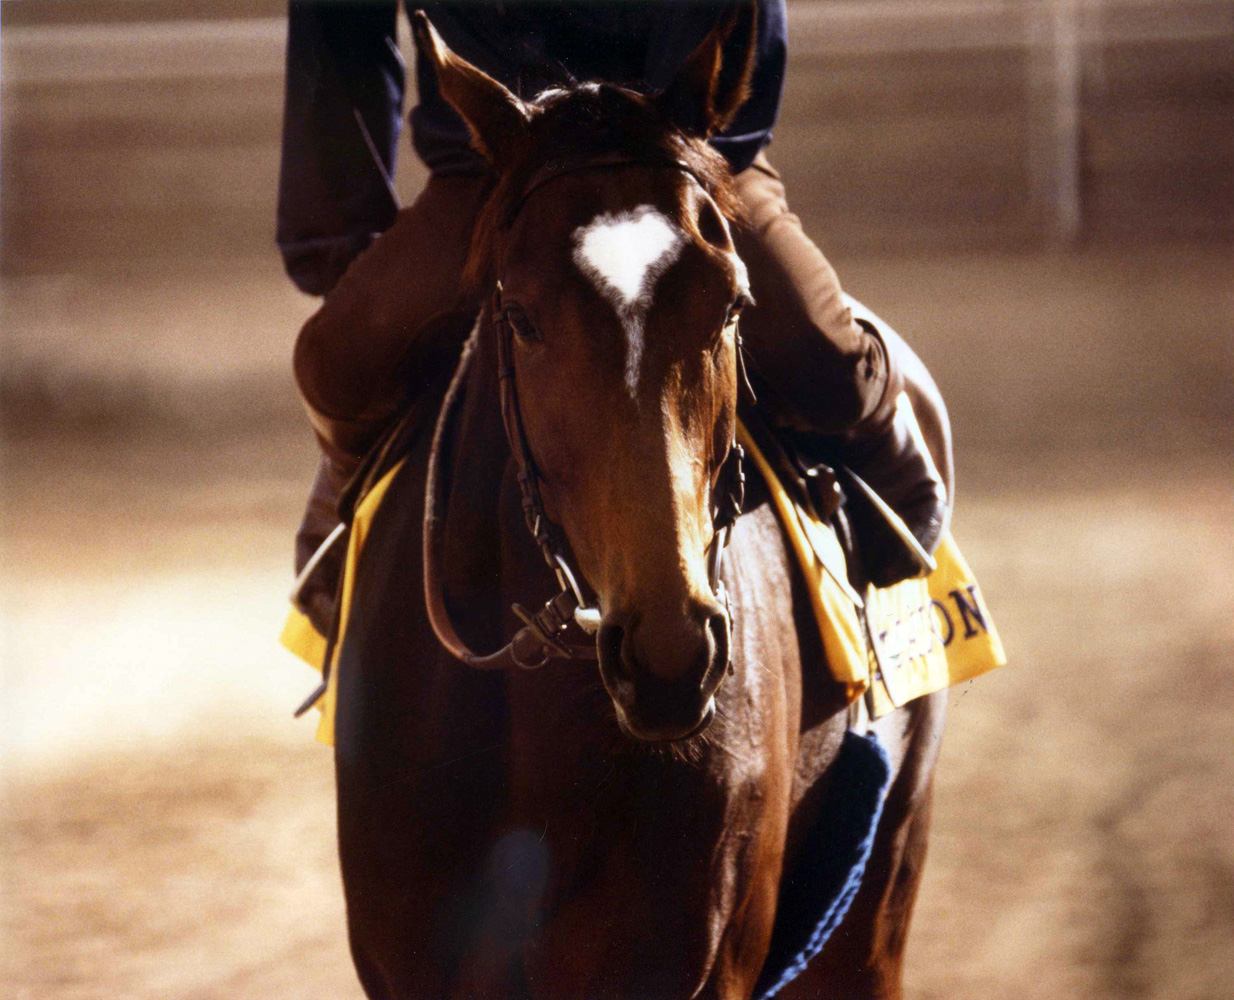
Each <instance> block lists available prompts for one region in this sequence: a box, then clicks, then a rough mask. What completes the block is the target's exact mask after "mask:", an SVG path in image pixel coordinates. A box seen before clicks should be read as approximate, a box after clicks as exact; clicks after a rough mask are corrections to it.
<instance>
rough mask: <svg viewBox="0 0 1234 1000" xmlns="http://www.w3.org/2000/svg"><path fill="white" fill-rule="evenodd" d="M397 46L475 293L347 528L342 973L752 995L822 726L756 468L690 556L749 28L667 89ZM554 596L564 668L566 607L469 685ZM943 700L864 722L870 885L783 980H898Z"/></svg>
mask: <svg viewBox="0 0 1234 1000" xmlns="http://www.w3.org/2000/svg"><path fill="white" fill-rule="evenodd" d="M415 29H416V41H417V45H418V46H419V50H420V58H422V59H429V60H431V61H432V63H433V64H434V65H435V67H436V69H437V74H438V78H439V80H440V84H441V88H442V92H443V94H444V95H445V96H446V97H447V99H449V100H450V101H451V103H452V104H454V106H455V107H456V108H457V109H458V110H459V112H460V113H461V114H462V116H463V117H464V119H465V120H466V121H467V122H468V125H469V126H470V128H471V130H472V132H473V135H474V137H475V141H476V145H477V147H478V148H481V149H482V150H483V151H484V152H485V154H486V155H487V156H488V158H489V160H490V162H491V163H492V164H493V167H494V172H495V175H496V181H495V187H494V189H493V192H492V195H491V197H490V200H489V203H488V205H487V207H486V209H485V211H484V213H483V216H482V218H481V221H480V223H479V226H478V230H477V233H476V237H475V244H474V253H473V259H472V261H471V266H470V270H471V273H472V275H473V277H474V278H475V279H476V280H477V281H483V282H486V283H487V287H488V288H489V289H490V290H495V293H494V295H493V301H492V305H491V306H489V307H487V308H486V309H485V310H484V313H483V315H482V317H481V319H480V321H479V322H478V323H477V325H476V327H475V329H474V331H473V333H472V334H471V338H470V340H469V342H468V345H467V348H466V351H465V358H464V361H463V362H462V363H461V365H460V366H459V368H458V370H457V372H456V373H455V374H454V375H453V379H452V380H451V373H450V372H443V373H439V374H438V375H437V381H436V383H435V387H434V391H433V392H431V393H428V394H426V396H425V401H428V402H424V401H422V403H421V404H420V405H421V406H424V405H428V403H432V405H436V403H437V402H438V401H440V399H441V397H442V395H443V394H446V395H448V403H447V405H446V406H445V408H444V410H443V415H442V418H441V420H440V422H439V425H438V431H437V434H436V435H429V434H428V433H427V432H426V433H421V434H419V435H416V436H413V437H411V438H410V439H409V441H408V442H407V448H406V458H405V461H404V464H403V466H402V468H401V469H400V470H399V472H398V473H397V474H396V475H395V477H394V479H393V481H392V484H391V486H390V488H389V490H388V492H387V494H386V497H385V500H384V503H383V506H382V509H381V513H380V516H379V517H377V518H376V520H375V521H374V523H373V525H372V527H371V530H370V534H369V537H368V541H367V543H366V547H365V549H364V554H363V556H362V559H361V563H360V566H359V570H358V574H357V579H356V583H355V587H356V589H355V598H354V600H353V601H352V605H351V606H352V609H353V610H352V612H351V615H350V618H349V621H348V623H347V632H346V641H345V642H344V643H343V646H342V649H341V651H340V656H339V660H338V709H337V719H336V728H335V739H336V751H335V754H336V770H337V778H338V824H339V842H340V856H341V861H342V871H343V881H344V888H345V894H346V900H347V914H348V925H349V932H350V940H351V947H352V953H353V956H354V959H355V964H356V968H357V970H358V972H359V975H360V978H361V981H362V984H363V986H364V989H365V990H366V992H367V993H368V995H369V996H370V997H373V998H387V997H398V998H425V997H459V998H463V997H467V998H478V997H484V998H490V997H491V998H497V997H505V998H510V997H537V998H540V997H543V998H559V997H560V998H564V997H572V998H586V1000H598V998H605V997H614V998H617V997H621V998H661V997H662V998H682V1000H684V998H687V997H724V998H746V997H751V996H752V995H754V994H755V991H756V984H758V982H759V977H760V974H762V973H763V967H764V963H765V962H766V960H767V956H768V953H769V949H771V948H772V944H773V930H775V929H776V921H777V910H778V905H779V904H780V902H781V899H782V895H783V894H784V893H785V892H787V891H788V889H789V888H791V887H792V886H793V885H794V884H795V880H799V879H798V876H799V873H800V872H801V871H803V870H804V868H805V867H807V866H808V864H809V863H810V861H811V859H810V858H809V857H807V854H809V853H810V852H811V851H813V852H815V853H817V852H818V851H819V845H818V843H817V840H816V839H812V838H811V831H813V830H815V829H817V828H818V827H819V824H820V823H825V821H826V820H827V816H825V815H822V814H823V813H825V812H826V811H827V809H828V808H829V806H828V804H827V803H828V802H833V801H835V800H836V797H837V796H839V798H840V799H842V798H843V795H844V793H845V791H846V790H845V789H844V788H829V785H830V784H832V778H834V777H835V774H836V768H835V762H836V760H837V756H838V754H839V753H840V748H841V745H842V743H843V740H844V739H845V735H846V730H847V727H848V724H849V713H848V710H847V705H846V699H845V695H844V692H843V691H842V690H841V689H840V688H839V687H838V686H837V685H836V684H835V683H833V682H832V681H831V680H830V678H829V673H828V669H827V664H826V662H825V661H824V657H823V653H822V648H821V642H820V639H819V636H818V631H817V626H816V624H815V622H814V619H813V617H812V614H811V611H810V604H809V600H808V595H807V594H806V593H805V592H804V584H803V580H802V578H801V575H800V574H799V573H798V572H796V571H795V569H794V565H793V557H792V555H791V552H790V551H789V550H788V548H787V545H786V542H785V538H784V535H783V533H782V531H781V528H780V526H779V524H778V523H777V520H776V517H775V514H774V512H773V509H772V506H771V504H770V502H769V501H768V496H767V493H766V489H765V486H764V484H761V483H760V482H759V481H758V480H757V479H756V478H754V477H751V482H750V484H749V489H748V492H747V496H746V503H745V512H744V514H743V515H742V516H741V517H740V519H739V520H737V521H736V523H735V525H733V527H732V531H731V544H730V545H729V546H728V549H727V552H728V555H727V557H726V559H725V561H724V564H723V566H722V569H721V568H720V567H719V566H718V562H719V561H718V559H717V558H716V557H717V555H718V552H719V550H720V549H721V547H722V546H723V543H724V540H725V537H726V536H727V534H728V532H727V531H726V530H725V523H726V522H725V519H724V518H723V517H722V515H721V513H720V512H719V508H720V507H722V506H723V505H724V503H725V502H727V501H731V499H732V498H731V497H726V496H725V495H724V489H723V487H722V485H721V484H722V483H724V482H725V481H728V480H731V478H732V477H731V475H730V474H729V473H731V470H732V463H731V460H730V455H731V452H732V448H733V440H734V427H735V422H736V416H737V406H738V389H739V382H740V381H741V372H740V365H739V345H738V343H737V325H738V322H737V320H738V313H739V312H740V309H741V306H742V304H743V303H744V302H745V300H746V299H747V297H748V294H749V292H748V290H747V289H746V287H745V281H746V278H745V269H744V267H743V266H742V264H741V261H740V260H739V259H738V257H737V255H736V253H735V251H734V248H733V243H732V239H731V235H730V217H731V215H732V205H731V199H730V197H729V195H728V188H727V183H728V175H727V168H726V166H725V164H724V163H723V161H722V160H721V159H720V158H719V157H718V155H717V154H715V153H714V152H713V151H712V150H711V149H710V147H709V146H707V144H706V142H705V137H706V135H707V134H709V133H710V132H711V131H713V130H715V129H717V128H719V127H722V126H723V124H724V123H725V122H726V121H728V120H730V119H731V117H732V115H733V114H734V113H735V111H736V109H737V107H738V106H739V105H740V102H741V100H742V97H743V95H744V92H745V89H746V86H747V84H748V74H749V69H750V66H749V62H747V65H745V66H744V67H735V68H734V67H722V66H721V56H720V53H721V45H722V43H723V41H724V39H725V38H726V37H727V32H731V31H742V30H744V31H745V32H746V34H747V35H748V37H749V39H750V51H751V52H752V51H753V28H752V10H751V9H748V8H747V9H744V10H741V11H739V12H738V13H737V14H735V15H734V17H733V18H732V19H731V20H730V22H729V23H728V24H726V25H725V26H723V27H722V28H721V29H717V31H716V32H713V33H712V35H711V36H709V37H708V39H707V40H705V41H704V42H703V44H702V45H701V46H700V48H699V49H698V50H697V51H696V52H695V53H694V55H693V56H691V58H690V59H689V60H688V62H687V63H686V64H685V66H684V67H683V69H682V70H681V72H680V74H679V76H678V78H677V79H676V80H675V81H674V83H673V84H672V85H671V86H670V87H669V88H668V90H667V91H665V93H664V94H663V95H660V96H659V97H647V96H643V95H639V94H636V93H633V92H630V91H627V90H624V89H621V88H618V87H614V86H609V85H594V84H588V85H582V86H573V87H569V88H566V89H563V90H558V91H551V92H548V93H546V94H544V95H542V96H541V97H540V98H539V99H538V100H536V101H535V102H524V101H522V100H520V99H518V98H517V97H515V96H514V95H512V94H511V93H510V92H509V91H507V90H506V89H505V88H504V87H502V86H501V85H500V84H498V83H496V82H495V81H493V80H492V79H490V78H488V77H487V76H485V75H484V74H483V73H481V72H480V71H479V70H477V69H475V68H474V67H472V66H470V65H469V64H467V63H466V62H464V61H463V60H461V59H460V58H459V57H457V56H456V55H454V54H453V53H452V52H450V51H449V50H448V49H447V48H446V46H445V45H444V43H443V42H442V41H441V39H440V38H439V37H438V36H437V35H436V33H435V32H434V31H433V29H432V27H431V25H429V23H428V21H427V20H426V19H425V18H424V17H423V15H417V18H416V24H415ZM682 107H685V108H694V109H698V108H703V109H705V113H704V114H703V118H702V120H701V121H700V120H698V117H697V116H695V120H692V121H681V120H679V119H678V117H677V115H676V110H675V109H677V108H682ZM652 288H654V296H652V295H651V290H652ZM755 292H756V293H757V289H756V290H755ZM447 384H449V386H450V388H449V392H448V393H446V386H447ZM946 458H947V456H946V455H945V453H944V452H943V451H942V450H940V451H939V453H938V459H939V463H940V466H942V465H943V463H944V462H945V461H946ZM726 470H727V471H726ZM426 484H427V489H426ZM426 493H427V496H428V499H427V501H426ZM426 503H427V505H428V507H429V510H428V515H429V516H428V519H427V522H425V514H426ZM525 514H530V515H531V516H530V517H525ZM528 520H530V521H532V525H531V526H532V527H533V528H535V529H536V530H537V535H536V536H535V537H533V535H532V534H531V533H529V532H528V531H527V525H526V522H527V521H528ZM422 527H423V531H424V535H423V537H424V539H425V540H426V543H427V544H426V545H424V546H422ZM546 554H547V555H548V556H549V557H550V559H552V558H555V557H556V556H558V555H562V554H564V555H563V558H562V561H563V562H567V559H568V562H567V566H566V573H569V572H570V567H573V573H574V575H575V577H576V579H575V581H574V583H575V584H576V587H575V586H568V584H570V580H568V579H566V578H565V574H561V573H560V572H559V574H554V573H553V572H551V571H550V569H549V568H548V567H547V566H546V565H545V555H546ZM426 560H427V562H428V565H427V572H426ZM557 568H558V569H559V571H560V570H561V568H562V567H560V566H559V565H558V566H557ZM575 589H577V591H578V593H577V600H576V599H575V598H574V597H573V596H571V594H572V593H573V590H575ZM559 591H560V592H561V594H563V595H565V596H567V597H570V601H569V602H568V607H567V608H566V611H567V614H566V616H565V618H567V619H568V617H569V615H568V612H569V611H570V610H572V608H573V606H574V605H575V604H579V603H582V604H584V605H593V606H594V607H592V608H587V607H583V608H580V614H579V615H578V620H579V621H580V622H582V623H583V624H587V625H589V628H590V630H591V631H593V632H594V633H595V641H594V642H593V643H592V645H591V653H590V656H591V658H590V659H589V658H587V654H586V653H584V655H582V656H580V655H578V650H579V648H580V647H581V646H582V644H583V641H584V640H587V635H586V633H584V632H583V631H582V630H581V629H580V628H579V627H578V625H576V624H568V625H567V624H564V623H558V624H559V625H562V628H561V630H560V633H559V634H558V635H555V636H550V637H549V639H550V640H551V641H552V642H557V641H560V642H562V643H563V645H562V650H561V654H560V655H559V654H557V653H554V651H553V647H551V646H549V645H547V644H545V645H544V646H543V649H542V651H543V653H544V656H543V658H544V659H545V660H546V663H545V664H544V665H543V666H542V667H541V669H537V670H524V669H517V668H511V669H506V670H487V671H486V670H478V669H473V667H474V666H476V665H481V666H483V665H486V662H485V658H484V657H481V656H479V655H475V654H471V653H470V650H474V649H482V650H492V649H497V648H498V647H502V646H503V644H505V643H506V642H507V641H508V638H509V636H511V635H513V634H515V633H516V632H519V629H520V625H521V622H520V620H519V617H516V616H515V614H514V613H512V612H511V611H510V610H509V609H510V608H511V606H512V604H513V603H514V602H515V601H523V602H530V603H532V606H533V607H536V606H539V605H540V603H541V602H543V601H544V599H545V598H547V597H550V596H551V595H553V594H557V593H558V592H559ZM559 596H561V595H559ZM589 610H590V611H591V612H592V613H593V614H594V616H595V617H594V620H591V621H590V622H589V621H588V620H587V618H586V612H587V611H589ZM520 617H522V618H523V620H524V621H525V620H528V619H529V618H530V617H531V616H530V615H527V614H526V613H524V614H523V615H521V616H520ZM519 634H521V635H523V636H524V637H525V636H526V635H527V630H526V629H524V630H523V632H521V633H519ZM567 654H570V655H567ZM532 658H533V659H539V658H540V657H538V656H537V657H532ZM497 659H498V660H501V657H500V656H499V657H497ZM521 659H522V660H526V659H528V657H527V655H526V654H525V653H524V654H523V655H522V657H521ZM596 659H598V670H597V665H596V662H595V660H596ZM510 660H513V661H515V662H517V661H519V660H520V657H519V656H517V655H512V654H511V655H507V656H506V659H505V660H503V661H502V662H507V661H510ZM943 705H944V700H943V698H942V697H941V696H933V697H929V698H925V699H921V700H919V701H917V702H914V703H912V704H911V705H910V706H908V707H907V708H904V709H901V710H899V711H897V712H896V713H894V714H892V715H890V716H886V717H884V718H882V719H879V720H878V721H877V722H876V723H875V724H874V730H875V732H876V733H877V735H878V737H879V739H880V740H881V742H882V744H883V746H884V747H885V748H886V750H887V753H888V756H889V758H890V769H891V770H890V783H889V786H888V790H887V793H886V797H885V800H884V805H883V809H882V812H881V819H880V820H879V821H878V826H877V829H876V831H875V833H874V837H873V849H872V853H871V854H870V857H869V861H868V864H867V866H866V871H865V876H864V879H863V881H862V883H861V887H860V890H859V891H858V892H857V895H856V898H855V899H854V900H853V902H852V905H851V907H849V908H848V910H847V913H846V915H845V916H844V918H843V922H842V923H841V924H840V927H839V929H838V931H837V932H836V933H835V934H834V935H832V936H831V938H830V940H829V942H828V943H827V945H826V946H825V947H824V948H823V950H822V952H821V953H820V954H819V955H818V956H817V957H816V958H815V959H814V960H813V961H812V962H811V963H810V964H809V967H808V968H807V969H806V970H805V971H804V972H803V973H802V974H801V975H800V976H799V977H798V978H797V979H796V980H795V981H794V982H792V983H791V984H789V985H787V986H786V987H784V988H783V990H782V991H781V992H780V993H779V995H780V996H783V997H818V996H837V997H892V996H898V995H899V983H900V973H901V967H902V961H903V955H904V948H905V940H906V933H907V928H908V923H909V916H910V911H911V908H912V904H913V900H914V896H915V894H916V890H917V885H918V881H919V878H920V874H921V867H922V863H923V859H924V854H925V846H926V835H927V827H928V822H929V807H930V798H931V786H932V774H933V768H934V763H935V756H936V753H937V748H938V743H939V737H940V735H941V730H942V725H943V712H944V709H943ZM840 781H841V779H840V778H836V782H840Z"/></svg>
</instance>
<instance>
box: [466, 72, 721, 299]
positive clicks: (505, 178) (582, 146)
mask: <svg viewBox="0 0 1234 1000" xmlns="http://www.w3.org/2000/svg"><path fill="white" fill-rule="evenodd" d="M531 106H532V107H533V108H534V109H535V110H534V113H533V115H532V119H531V123H530V125H529V126H528V129H527V134H526V136H525V139H524V145H523V153H522V155H521V156H520V157H518V159H517V161H516V162H515V163H514V164H513V165H512V166H511V167H510V168H509V169H507V170H506V171H505V173H504V174H503V175H502V177H501V178H500V179H499V180H498V182H497V184H496V186H495V187H494V189H493V192H492V194H491V195H490V197H489V199H488V202H487V204H486V205H485V207H484V209H483V211H482V212H481V214H480V218H479V220H478V221H477V224H476V231H475V234H474V236H473V238H472V246H471V254H470V257H469V260H468V264H467V275H466V277H467V280H468V281H469V283H470V284H471V285H472V286H473V288H475V289H476V290H478V291H480V292H483V291H484V290H485V289H486V288H487V286H488V285H490V284H491V283H492V281H493V280H494V279H495V274H494V270H495V267H496V264H497V261H496V254H497V250H498V240H499V237H500V232H501V229H502V226H503V224H504V223H505V221H506V217H507V215H508V213H509V211H510V209H511V206H513V205H514V204H515V203H516V201H517V200H518V199H519V198H520V197H521V196H522V195H523V193H524V191H525V190H526V188H527V185H528V184H529V183H530V181H531V178H532V177H533V176H534V175H535V174H536V173H537V172H538V171H540V170H541V169H543V168H544V167H545V166H547V165H548V164H549V163H551V162H553V161H561V160H566V159H569V160H587V159H591V158H595V159H597V160H598V159H601V158H602V157H605V156H612V155H620V156H628V157H630V158H631V159H633V160H642V159H645V160H647V161H663V160H671V161H678V162H681V163H683V164H684V165H685V166H686V167H688V168H689V170H690V172H691V173H692V174H693V175H694V176H695V177H696V178H697V179H698V180H699V182H700V183H701V184H702V185H703V187H704V189H705V190H706V191H707V193H708V194H709V195H710V196H711V197H712V198H713V199H714V200H715V202H716V205H717V206H718V207H719V209H720V211H721V212H722V213H724V215H725V217H727V218H728V219H729V220H730V221H733V222H735V221H739V216H740V207H739V203H738V201H737V198H736V195H735V193H734V190H733V177H732V172H731V171H730V170H729V167H728V161H727V160H725V159H724V157H723V156H722V155H721V154H720V153H718V152H717V151H716V150H715V149H714V148H712V147H711V146H710V145H708V144H707V143H706V142H704V141H703V140H701V139H695V138H692V137H690V136H687V135H686V134H685V133H684V132H682V131H681V130H680V129H678V128H677V127H676V126H674V125H673V124H671V123H670V122H668V121H667V120H666V119H665V118H664V117H663V116H662V115H661V114H660V112H659V111H658V110H657V109H656V106H655V104H654V103H653V102H652V101H651V100H650V99H649V98H648V97H646V96H644V95H642V94H639V93H636V92H635V91H632V90H627V89H625V88H623V87H618V86H614V85H612V84H603V83H601V84H596V83H583V84H576V85H572V86H570V87H554V88H552V89H550V90H546V91H544V92H543V93H541V94H540V95H539V96H538V97H537V98H536V99H535V100H534V101H533V102H532V103H531Z"/></svg>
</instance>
